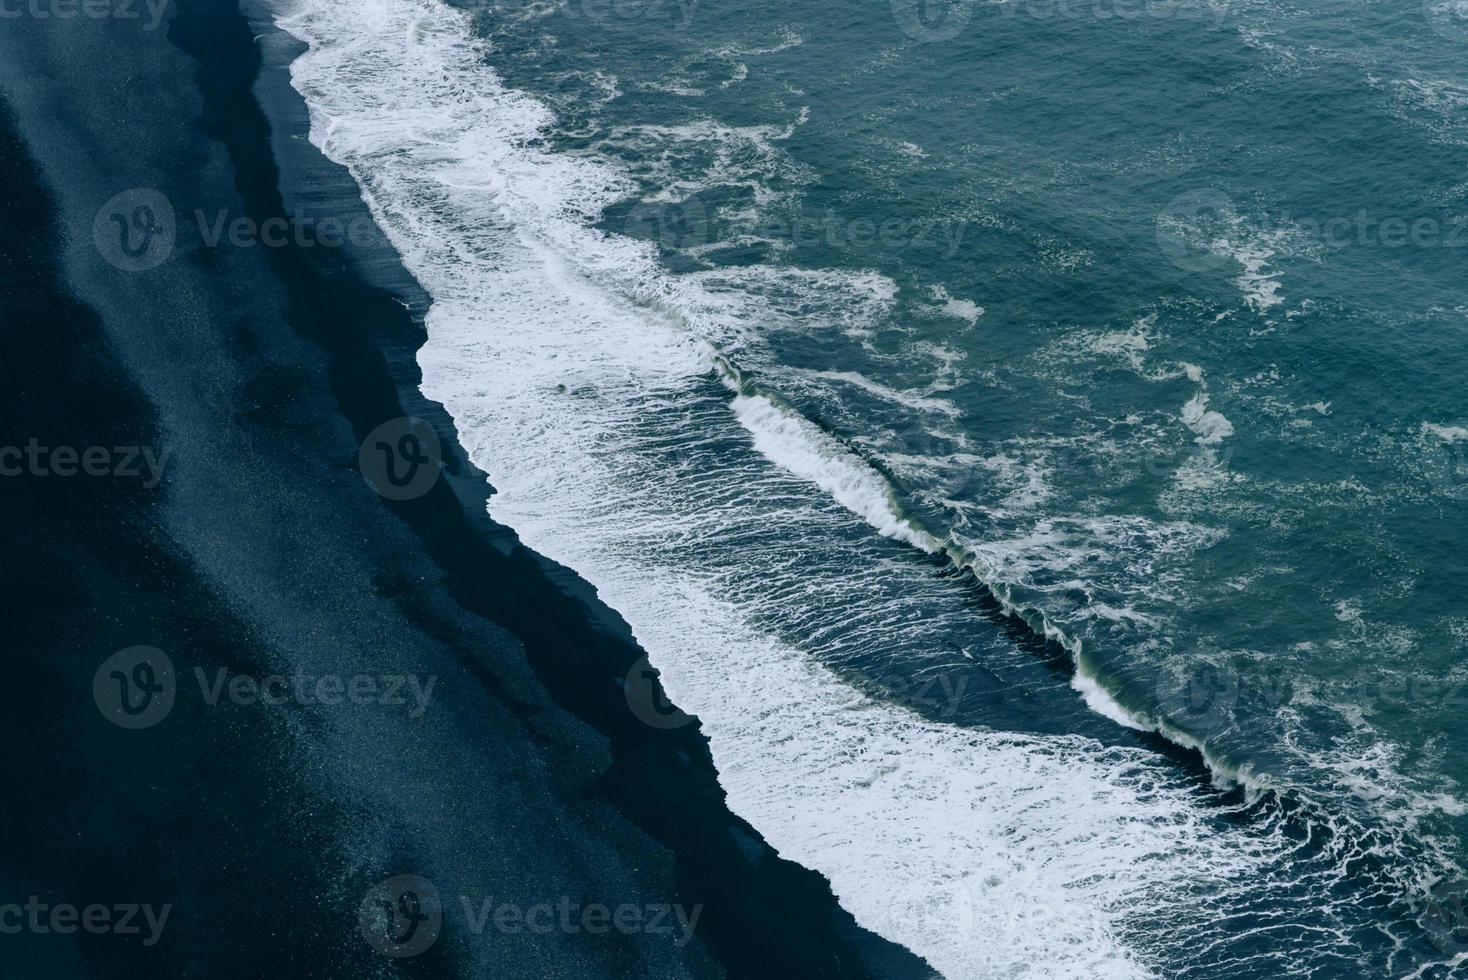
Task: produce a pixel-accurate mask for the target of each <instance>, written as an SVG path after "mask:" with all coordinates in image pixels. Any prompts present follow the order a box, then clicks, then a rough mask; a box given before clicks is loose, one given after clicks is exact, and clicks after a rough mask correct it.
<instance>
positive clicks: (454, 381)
mask: <svg viewBox="0 0 1468 980" xmlns="http://www.w3.org/2000/svg"><path fill="white" fill-rule="evenodd" d="M273 9H274V11H275V16H276V19H277V23H278V24H279V26H280V27H281V28H283V29H284V30H285V31H287V32H288V33H290V34H291V35H293V36H295V37H297V38H299V39H301V40H302V41H304V42H306V43H307V45H309V51H308V52H307V53H305V54H303V55H301V56H300V57H299V58H298V59H297V60H296V61H295V62H294V64H293V65H292V66H291V76H292V81H293V84H294V86H295V87H296V88H297V89H298V90H299V92H300V93H301V94H302V96H304V98H305V100H306V102H307V105H308V107H309V109H310V111H311V116H312V128H311V139H312V141H313V142H314V143H315V144H316V145H317V146H319V147H320V148H321V149H322V151H323V152H324V153H325V154H326V155H327V156H329V157H330V158H331V159H333V160H335V161H337V162H339V163H341V164H343V165H345V166H346V167H348V168H349V169H350V171H351V172H352V174H353V176H354V177H355V178H356V179H357V181H358V182H359V184H360V186H361V188H362V193H363V197H364V199H365V201H366V202H367V204H368V206H369V207H370V208H371V210H372V212H373V214H374V216H375V217H376V218H377V220H378V222H379V223H380V224H381V226H382V227H383V229H384V231H385V232H386V234H387V235H388V237H389V238H390V239H391V241H392V242H393V244H394V245H395V246H396V248H397V249H398V251H399V252H400V253H401V255H402V257H403V260H404V263H405V265H406V267H407V268H408V270H409V271H410V272H411V273H412V274H413V275H414V276H415V277H416V278H417V280H418V281H419V282H420V283H421V284H422V286H423V287H424V289H425V290H426V291H427V292H428V294H429V295H430V296H431V297H432V307H431V309H430V310H429V312H428V314H427V330H428V342H427V344H426V346H425V347H424V348H423V349H422V351H421V352H420V354H419V362H420V365H421V366H422V369H423V372H424V384H423V390H424V393H425V394H426V395H427V396H428V397H430V398H432V399H436V400H438V401H440V402H442V403H443V405H444V406H445V407H446V408H447V410H448V411H449V413H450V414H451V415H452V417H453V418H454V420H455V424H456V425H457V427H458V430H459V434H460V441H461V442H462V444H463V445H464V447H465V448H466V450H467V451H468V452H469V454H470V456H471V457H472V459H473V460H474V461H475V463H476V464H478V465H479V467H480V468H481V469H483V470H484V471H485V472H486V473H487V474H488V475H489V477H490V480H491V483H492V484H493V487H494V494H493V497H492V499H491V501H490V505H489V507H490V513H491V515H492V516H493V517H494V518H495V520H497V521H499V522H501V523H503V524H505V525H507V526H509V527H511V528H513V529H514V530H515V531H516V532H517V533H518V534H519V535H520V537H521V538H522V540H524V541H525V543H526V544H527V545H529V546H530V547H532V548H534V549H535V550H536V551H538V552H540V553H541V554H544V555H546V556H548V557H549V558H551V559H553V560H555V561H557V562H560V563H562V564H564V565H566V566H568V567H569V568H571V569H573V570H574V571H575V572H577V573H578V574H580V575H581V576H583V577H584V578H586V579H587V580H588V581H589V582H591V583H592V584H593V585H594V586H595V587H596V588H597V590H598V592H599V594H600V596H601V597H602V599H604V600H605V601H606V602H607V603H608V604H609V605H610V606H611V607H612V608H614V609H615V610H617V611H618V612H619V613H620V614H621V615H622V616H624V617H625V619H626V621H627V622H628V624H629V625H630V626H631V627H632V630H633V632H634V634H635V635H636V637H637V639H638V640H639V642H640V643H641V645H642V646H643V647H644V649H646V650H647V652H648V658H649V662H650V664H651V666H652V668H654V669H656V670H657V671H658V672H659V673H660V675H661V678H662V681H663V683H664V685H665V687H666V690H667V691H668V693H669V695H670V696H671V698H672V700H673V701H674V702H675V703H676V704H677V705H678V707H679V708H681V709H682V710H683V711H686V712H688V713H689V714H691V715H694V716H697V718H698V719H699V720H700V721H701V722H702V724H703V730H704V732H705V733H706V734H707V736H708V738H709V740H710V746H711V749H712V753H713V756H714V760H715V762H716V764H717V766H718V768H719V772H720V780H721V783H722V785H723V787H724V789H725V791H726V792H727V794H728V799H729V805H730V807H731V808H732V809H733V810H734V812H736V813H737V814H739V815H740V816H742V817H743V818H745V819H747V820H748V821H749V822H750V823H751V824H752V825H753V826H754V827H755V828H756V829H757V830H758V831H759V832H760V833H761V834H762V835H764V837H765V838H766V839H767V840H768V841H769V842H770V843H771V844H772V845H773V846H774V847H775V848H776V849H777V850H778V851H779V852H780V853H781V854H782V855H783V856H784V857H786V858H789V859H791V860H793V861H796V862H798V863H800V864H802V865H805V866H806V867H809V868H812V869H814V870H816V871H818V872H820V873H821V874H822V875H824V876H825V877H826V878H828V879H829V880H830V882H831V885H832V888H833V890H834V892H835V894H836V896H837V897H838V899H839V900H840V902H841V904H842V905H843V906H844V907H846V908H847V909H848V910H850V911H851V912H852V913H853V914H854V915H855V917H856V919H857V921H858V922H859V923H860V924H862V925H863V926H865V927H867V928H869V929H871V930H873V931H875V932H877V933H880V934H881V935H883V936H885V937H887V938H889V939H891V940H893V941H895V942H897V943H900V944H902V945H904V946H906V947H908V948H909V949H911V950H913V951H914V952H917V953H919V954H920V955H922V956H923V957H925V958H926V959H927V960H928V962H929V963H931V964H932V965H933V966H934V967H935V968H936V969H938V970H939V971H940V972H941V973H942V974H943V975H944V976H946V977H951V978H958V977H1018V976H1024V977H1082V976H1084V977H1145V976H1160V977H1190V978H1193V977H1197V978H1203V977H1219V978H1223V977H1228V978H1240V977H1277V976H1308V977H1382V976H1394V977H1408V976H1411V977H1445V976H1449V975H1453V973H1454V971H1455V969H1468V966H1464V964H1468V917H1465V910H1464V898H1463V896H1464V895H1465V893H1468V882H1465V880H1464V877H1463V874H1464V872H1463V870H1462V868H1463V864H1464V860H1465V858H1468V848H1465V843H1468V842H1465V834H1468V793H1465V790H1464V788H1463V786H1462V785H1461V784H1460V780H1459V778H1458V777H1459V775H1460V774H1462V773H1464V772H1468V735H1465V725H1464V722H1465V721H1468V664H1465V663H1464V657H1463V654H1464V652H1465V650H1468V604H1465V603H1464V600H1463V593H1462V588H1461V585H1462V583H1463V581H1464V579H1465V573H1468V548H1465V544H1468V541H1465V538H1468V520H1465V518H1464V516H1463V515H1464V505H1465V503H1468V459H1464V454H1465V453H1468V397H1465V393H1464V386H1463V381H1462V379H1463V378H1464V377H1465V376H1468V347H1465V345H1464V344H1463V343H1462V338H1463V334H1464V332H1465V327H1468V295H1465V293H1464V289H1463V285H1464V282H1465V279H1464V271H1465V268H1468V264H1465V257H1468V172H1465V170H1464V168H1463V161H1464V159H1465V151H1468V76H1465V73H1464V71H1463V67H1464V65H1465V64H1468V58H1465V53H1468V4H1464V3H1463V0H1427V2H1426V3H1425V4H1419V3H1417V2H1415V0H1391V2H1384V0H1373V2H1363V3H1357V4H1352V5H1341V4H1324V3H1320V2H1318V0H1315V2H1306V0H1300V2H1285V0H1228V2H1218V3H1191V2H1131V0H1094V2H1087V3H1082V2H1079V0H1075V2H1066V0H1023V2H1020V0H1015V2H1007V0H1005V2H998V3H977V2H964V0H953V2H949V3H946V4H945V3H941V2H938V0H934V2H930V3H921V2H918V0H891V2H890V3H887V2H876V0H867V2H860V3H851V2H842V3H815V2H809V0H795V2H787V3H779V4H777V3H772V2H770V0H723V2H717V3H714V2H696V0H677V2H674V0H566V2H542V0H505V2H498V3H496V2H491V3H483V4H467V3H465V4H457V5H454V6H450V5H446V4H444V3H442V2H439V0H282V2H281V3H280V4H279V5H278V6H276V7H274V8H273ZM653 721H654V723H658V724H677V723H680V722H679V721H678V720H677V719H676V718H675V719H674V720H672V721H670V720H669V718H668V717H667V716H663V715H658V716H656V717H655V718H654V719H653Z"/></svg>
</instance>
